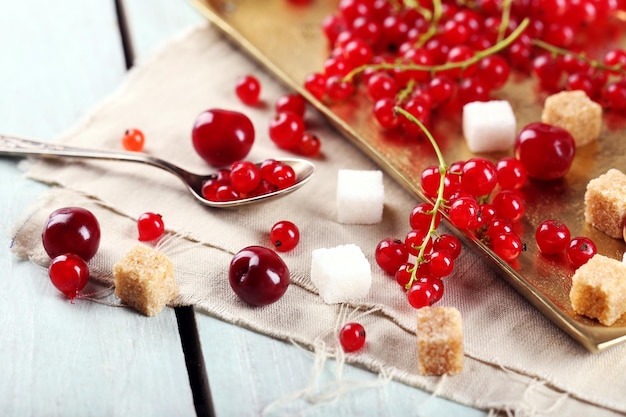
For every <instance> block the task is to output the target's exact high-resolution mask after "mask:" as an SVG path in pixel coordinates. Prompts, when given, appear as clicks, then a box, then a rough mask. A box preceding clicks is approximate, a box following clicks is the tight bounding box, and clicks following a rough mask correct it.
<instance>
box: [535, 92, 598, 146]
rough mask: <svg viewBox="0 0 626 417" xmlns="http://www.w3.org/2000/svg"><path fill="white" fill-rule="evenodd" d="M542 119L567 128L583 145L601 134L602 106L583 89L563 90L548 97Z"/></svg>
mask: <svg viewBox="0 0 626 417" xmlns="http://www.w3.org/2000/svg"><path fill="white" fill-rule="evenodd" d="M541 121H542V122H544V123H547V124H550V125H554V126H558V127H560V128H563V129H565V130H567V131H568V132H569V133H570V134H571V135H572V136H573V137H574V141H575V142H576V146H582V145H586V144H587V143H589V142H591V141H593V140H596V139H597V138H598V137H599V136H600V131H601V130H602V106H600V105H599V104H598V103H596V102H594V101H592V100H591V99H590V98H589V97H587V94H586V93H585V92H584V91H582V90H574V91H562V92H560V93H556V94H553V95H551V96H549V97H548V98H546V101H545V104H544V107H543V112H542V114H541Z"/></svg>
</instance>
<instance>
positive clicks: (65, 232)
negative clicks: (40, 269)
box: [41, 207, 100, 262]
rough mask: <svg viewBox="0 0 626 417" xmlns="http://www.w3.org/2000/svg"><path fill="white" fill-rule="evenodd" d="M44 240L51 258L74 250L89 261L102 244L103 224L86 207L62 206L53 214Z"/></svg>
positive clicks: (44, 232) (43, 237) (48, 221)
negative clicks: (101, 226) (101, 228)
mask: <svg viewBox="0 0 626 417" xmlns="http://www.w3.org/2000/svg"><path fill="white" fill-rule="evenodd" d="M41 240H42V243H43V247H44V249H45V250H46V253H47V254H48V255H49V256H50V257H51V258H56V257H57V256H59V255H64V254H66V253H73V254H75V255H78V256H80V257H81V258H83V259H84V260H85V262H87V261H89V260H90V259H91V258H93V256H94V255H95V254H96V252H97V251H98V248H99V246H100V224H99V223H98V219H96V216H94V214H93V213H92V212H91V211H89V210H87V209H85V208H82V207H63V208H60V209H57V210H55V211H53V212H52V213H51V214H50V216H49V217H48V220H47V221H46V224H45V226H44V228H43V232H42V234H41Z"/></svg>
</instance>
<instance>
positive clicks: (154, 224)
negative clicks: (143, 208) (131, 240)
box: [137, 212, 165, 242]
mask: <svg viewBox="0 0 626 417" xmlns="http://www.w3.org/2000/svg"><path fill="white" fill-rule="evenodd" d="M137 231H138V232H139V240H141V241H142V242H148V241H150V240H155V239H158V238H160V237H161V235H162V234H163V232H164V231H165V225H164V223H163V218H162V217H161V215H160V214H156V213H150V212H147V213H143V214H142V215H141V216H139V218H138V219H137Z"/></svg>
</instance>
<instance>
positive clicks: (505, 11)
mask: <svg viewBox="0 0 626 417" xmlns="http://www.w3.org/2000/svg"><path fill="white" fill-rule="evenodd" d="M512 3H513V1H512V0H504V2H503V3H502V21H501V22H500V27H499V28H498V42H500V41H502V40H503V39H504V35H505V34H506V29H507V28H508V27H509V22H510V21H511V4H512Z"/></svg>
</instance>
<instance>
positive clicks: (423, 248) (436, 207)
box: [394, 106, 448, 290]
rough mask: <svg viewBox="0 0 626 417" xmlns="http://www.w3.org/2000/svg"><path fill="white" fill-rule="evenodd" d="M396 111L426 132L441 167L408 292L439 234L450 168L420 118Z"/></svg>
mask: <svg viewBox="0 0 626 417" xmlns="http://www.w3.org/2000/svg"><path fill="white" fill-rule="evenodd" d="M394 111H395V112H396V113H398V114H401V115H403V116H404V117H406V118H407V119H408V120H409V121H410V122H411V123H415V124H416V125H417V126H419V128H420V129H421V130H422V132H424V134H425V135H426V137H427V138H428V141H429V142H430V145H431V146H432V147H433V150H434V151H435V155H436V156H437V161H438V165H439V175H440V178H439V189H438V190H437V198H436V199H435V203H434V205H433V209H432V215H431V218H430V225H429V227H428V233H427V234H426V237H424V242H423V243H422V244H421V246H420V248H419V252H418V254H417V260H416V262H415V268H413V270H412V271H411V279H410V280H409V282H408V284H407V285H406V289H407V290H408V289H409V288H411V285H413V282H415V280H416V279H417V265H419V264H420V263H421V262H424V253H425V252H426V246H427V242H428V241H429V240H430V239H431V238H432V237H433V236H435V235H436V234H437V225H436V219H437V213H438V212H439V208H440V207H441V206H442V205H443V203H444V198H443V192H444V188H445V184H446V173H447V171H448V167H447V165H446V161H445V160H444V158H443V154H442V153H441V149H440V148H439V144H438V143H437V141H436V140H435V138H434V137H433V135H432V133H430V131H429V130H428V128H427V127H426V126H425V125H424V124H423V123H422V122H421V121H420V120H419V119H418V118H416V117H415V116H413V115H412V114H411V113H409V112H408V111H406V110H404V109H403V108H402V107H399V106H396V107H394Z"/></svg>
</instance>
